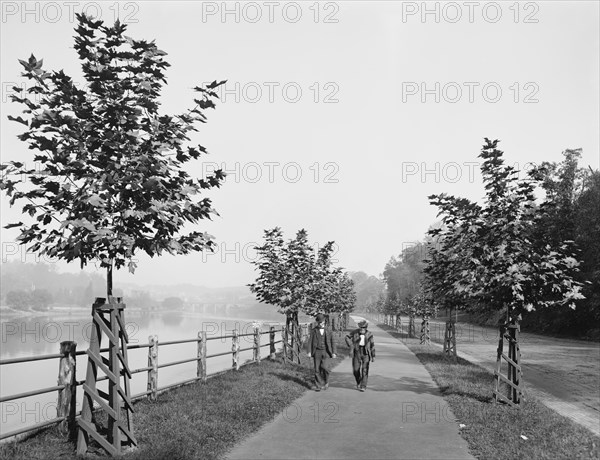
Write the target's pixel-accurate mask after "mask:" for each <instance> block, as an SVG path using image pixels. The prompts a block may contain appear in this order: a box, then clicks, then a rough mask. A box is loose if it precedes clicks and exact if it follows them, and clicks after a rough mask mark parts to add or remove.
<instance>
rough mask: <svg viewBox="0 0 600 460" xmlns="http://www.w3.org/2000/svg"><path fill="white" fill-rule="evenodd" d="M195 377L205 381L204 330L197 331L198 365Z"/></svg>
mask: <svg viewBox="0 0 600 460" xmlns="http://www.w3.org/2000/svg"><path fill="white" fill-rule="evenodd" d="M196 377H198V378H199V379H202V381H203V382H206V331H200V332H198V367H197V369H196Z"/></svg>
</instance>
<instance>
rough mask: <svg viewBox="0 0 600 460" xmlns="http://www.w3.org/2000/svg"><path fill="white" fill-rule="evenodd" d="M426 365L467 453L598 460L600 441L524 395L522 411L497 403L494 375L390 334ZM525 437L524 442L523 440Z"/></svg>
mask: <svg viewBox="0 0 600 460" xmlns="http://www.w3.org/2000/svg"><path fill="white" fill-rule="evenodd" d="M379 326H380V327H382V328H383V329H385V330H387V331H388V333H390V334H391V335H392V336H394V337H397V338H399V339H402V341H403V343H405V344H406V345H407V346H408V348H409V349H410V350H411V351H412V352H413V353H414V354H415V355H416V356H417V358H419V360H420V361H421V362H422V363H423V364H424V365H425V367H426V368H427V370H428V371H429V373H430V374H431V376H432V377H433V379H434V380H435V382H436V383H437V385H438V386H439V387H440V390H441V392H442V394H443V396H444V399H445V400H446V401H447V402H448V404H449V405H450V407H451V409H452V411H453V413H454V415H455V416H456V418H457V419H458V421H459V423H462V424H464V425H465V427H463V428H462V429H461V430H460V432H461V435H462V437H463V438H464V439H465V440H466V441H467V442H468V443H469V449H470V452H471V453H472V454H473V455H474V456H475V457H477V458H479V459H486V460H487V459H492V458H493V459H506V460H509V459H510V460H514V459H517V458H523V459H553V460H554V459H576V458H579V459H597V458H599V456H600V449H599V446H600V438H598V437H596V436H594V435H593V434H592V433H590V432H589V431H588V430H587V429H585V428H584V427H581V426H579V425H577V424H576V423H574V422H572V421H571V420H569V419H568V418H566V417H563V416H562V415H559V414H558V413H556V412H554V411H553V410H551V409H549V408H547V407H546V406H544V405H543V404H542V403H541V402H539V401H538V400H536V399H535V398H533V397H531V396H529V395H525V400H524V402H523V403H522V404H521V406H522V407H521V409H513V408H511V407H508V406H505V405H500V404H495V403H494V402H493V400H492V389H493V374H492V373H491V372H489V371H488V370H486V369H484V368H482V367H480V366H477V365H475V364H472V363H470V362H469V361H466V360H464V359H462V358H458V362H457V363H454V362H453V361H452V360H451V359H450V358H447V357H446V356H444V355H443V354H442V352H441V350H439V349H438V348H437V347H433V346H425V345H419V340H418V339H408V338H407V337H406V334H401V333H397V332H394V331H391V330H390V328H389V327H387V326H384V325H381V324H380V325H379ZM523 436H524V437H525V438H526V439H524V438H523Z"/></svg>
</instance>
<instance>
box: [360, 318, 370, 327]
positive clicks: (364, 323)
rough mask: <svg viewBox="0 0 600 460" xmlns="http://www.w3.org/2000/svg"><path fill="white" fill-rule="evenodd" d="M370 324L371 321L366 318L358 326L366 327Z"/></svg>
mask: <svg viewBox="0 0 600 460" xmlns="http://www.w3.org/2000/svg"><path fill="white" fill-rule="evenodd" d="M368 325H369V323H367V321H366V320H362V321H361V322H360V323H358V327H364V328H365V329H366V327H367V326H368Z"/></svg>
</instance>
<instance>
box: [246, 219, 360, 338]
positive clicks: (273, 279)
mask: <svg viewBox="0 0 600 460" xmlns="http://www.w3.org/2000/svg"><path fill="white" fill-rule="evenodd" d="M333 245H334V242H333V241H329V242H328V243H327V244H325V245H324V246H323V247H320V248H319V249H318V251H317V252H316V253H315V251H314V250H313V247H312V246H311V245H310V244H309V242H308V233H307V232H306V230H304V229H302V230H299V231H298V232H297V233H296V236H295V238H293V239H291V240H289V241H287V242H286V241H285V240H284V238H283V232H282V230H281V229H280V228H279V227H276V228H274V229H271V230H265V232H264V244H263V245H262V246H258V247H256V248H255V249H256V251H257V254H258V258H257V260H256V261H254V262H252V263H253V264H254V265H255V267H256V270H258V276H257V278H256V281H255V282H254V283H252V284H250V285H249V287H250V290H251V291H252V292H253V293H254V294H255V295H256V298H257V299H258V300H259V301H260V302H264V303H267V304H270V305H274V306H276V307H277V308H278V311H279V312H280V313H282V314H285V315H286V324H287V327H288V330H289V331H290V332H291V333H292V336H295V335H296V334H297V330H298V313H299V312H304V313H306V314H308V315H311V316H314V315H316V314H317V313H323V314H325V315H329V316H331V315H340V314H343V313H349V312H351V311H352V310H353V309H354V307H355V304H356V292H355V290H354V282H353V281H352V279H351V278H350V276H349V274H348V273H345V272H344V271H343V270H342V269H341V268H339V267H334V266H333V262H332V255H333V249H334V247H333Z"/></svg>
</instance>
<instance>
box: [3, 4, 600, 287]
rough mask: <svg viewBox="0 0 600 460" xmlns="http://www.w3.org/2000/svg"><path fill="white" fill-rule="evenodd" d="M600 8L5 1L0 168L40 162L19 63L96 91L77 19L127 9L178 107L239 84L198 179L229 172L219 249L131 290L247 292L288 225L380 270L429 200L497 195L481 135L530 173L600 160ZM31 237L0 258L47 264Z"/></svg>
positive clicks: (427, 220)
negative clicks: (21, 121) (29, 141)
mask: <svg viewBox="0 0 600 460" xmlns="http://www.w3.org/2000/svg"><path fill="white" fill-rule="evenodd" d="M598 5H599V3H598V2H596V1H582V2H575V1H567V2H558V1H551V2H521V3H515V2H499V3H494V2H471V3H469V2H467V4H465V3H464V2H450V3H448V2H428V3H427V4H423V3H422V2H373V1H371V2H358V1H352V2H350V1H346V2H344V1H342V2H321V3H314V2H306V3H304V2H300V3H294V2H256V3H254V2H251V3H242V2H230V3H227V4H226V5H225V4H223V3H222V2H173V1H169V2H122V3H115V2H107V3H94V2H70V3H69V2H64V3H63V2H51V3H43V2H42V3H33V2H32V3H25V4H24V3H22V2H2V22H1V27H2V31H1V53H0V54H1V57H0V64H1V81H2V105H1V108H2V114H1V122H0V130H1V136H0V139H1V141H0V142H1V143H0V148H1V151H0V154H1V160H2V162H6V161H9V160H17V159H19V160H20V161H26V162H28V163H32V157H33V154H32V152H31V151H29V150H27V146H26V145H25V144H22V143H20V142H19V141H18V140H17V139H16V137H15V136H16V135H17V134H19V133H20V132H21V129H20V127H19V126H20V125H18V124H17V123H14V122H9V121H7V120H6V115H8V114H11V115H14V116H16V115H18V114H19V113H20V110H21V109H20V107H19V106H17V105H16V104H12V103H10V102H9V101H8V95H9V94H10V92H11V90H10V88H11V87H12V86H14V85H15V84H16V85H21V84H24V79H22V78H21V77H20V72H21V67H20V65H19V64H18V61H17V59H24V58H26V57H28V56H29V55H30V54H31V53H33V54H35V56H36V57H37V58H38V59H39V58H43V59H44V67H45V69H46V70H59V69H64V70H65V71H66V72H67V73H69V74H71V75H72V76H73V78H74V79H75V80H76V81H81V77H80V75H81V74H80V70H79V63H78V61H77V59H76V53H75V51H74V49H73V38H72V37H73V35H74V33H73V27H74V26H75V19H74V14H73V12H74V11H82V10H85V11H86V12H87V13H88V14H93V15H96V16H98V15H101V17H102V19H104V20H106V21H108V22H112V21H114V19H115V15H116V14H119V15H120V17H121V20H122V21H123V22H125V23H127V24H128V25H129V26H128V27H129V29H128V33H127V34H128V35H130V36H132V37H134V38H137V39H142V38H144V39H155V40H156V43H157V45H158V46H159V48H160V49H162V50H164V51H166V52H167V53H168V56H167V57H166V59H167V61H168V62H169V63H170V64H171V67H170V68H169V69H168V73H167V75H168V83H169V84H168V86H167V87H166V88H165V90H164V91H163V97H162V102H163V111H164V112H166V113H179V112H182V111H184V110H185V109H187V108H188V107H191V105H192V104H191V101H192V98H193V97H194V93H193V91H192V90H191V88H192V87H193V86H195V85H197V84H199V83H202V82H208V81H212V80H215V79H217V80H221V79H226V80H228V83H227V85H226V88H225V89H226V92H225V93H223V94H222V101H221V103H220V104H219V105H218V107H217V109H216V111H211V112H210V113H209V122H208V124H206V125H204V126H202V127H201V132H200V133H199V135H198V137H197V139H195V140H197V141H198V142H201V143H202V144H203V145H204V146H206V147H207V148H208V149H209V151H210V152H211V154H210V155H209V156H207V157H204V159H203V160H201V161H198V162H197V163H195V164H194V165H190V168H189V171H190V172H191V173H192V174H195V175H196V176H200V175H202V174H203V173H204V172H209V171H211V170H212V169H213V168H214V166H215V165H218V166H219V167H220V166H223V167H224V168H225V169H226V170H228V173H229V177H228V179H227V181H226V183H225V184H224V186H223V187H222V188H221V189H220V190H216V191H214V192H211V195H210V196H211V197H212V198H213V202H214V205H215V207H216V209H217V210H218V212H219V213H220V215H221V217H219V218H216V219H215V220H214V221H212V222H210V221H207V222H205V223H203V224H202V225H201V226H200V230H202V231H207V232H209V233H210V234H212V235H214V236H215V238H216V240H217V243H218V248H219V252H218V253H217V254H213V255H202V254H194V255H189V256H178V257H173V256H163V257H160V258H155V259H149V258H148V257H146V256H144V255H142V254H140V255H139V256H138V259H139V264H138V265H139V268H138V270H137V272H136V274H135V275H130V274H129V273H127V272H125V271H123V272H120V273H118V274H117V275H116V277H115V283H116V286H118V283H119V281H123V282H135V283H140V284H148V283H151V284H177V283H181V282H190V283H194V284H201V285H206V286H230V285H240V284H247V283H250V282H252V281H253V280H254V278H255V272H254V270H253V266H252V265H251V264H250V263H249V262H250V260H252V259H254V258H255V252H254V251H253V250H252V247H253V246H254V245H255V244H257V243H260V241H261V239H262V235H263V230H264V229H267V228H272V227H275V226H280V227H282V228H283V230H284V232H285V235H286V236H287V237H289V238H291V237H293V235H294V233H295V232H296V231H297V230H298V229H300V228H305V229H306V230H307V231H308V234H309V238H310V240H311V242H314V243H318V244H320V245H323V244H324V243H325V242H327V241H329V240H334V241H335V242H336V243H337V245H338V246H337V252H336V259H337V260H338V265H340V266H342V267H344V268H346V269H348V270H352V271H358V270H362V271H365V272H367V273H369V274H372V275H378V274H380V273H381V272H382V271H383V267H384V265H385V263H386V262H387V261H388V260H389V258H390V257H391V256H392V255H397V254H399V253H400V251H401V250H402V248H403V247H405V246H407V245H409V244H411V243H412V242H414V241H418V240H421V239H422V238H423V237H424V234H425V232H426V230H427V228H428V227H429V225H431V224H432V223H433V222H434V221H435V220H436V209H435V208H434V207H432V206H430V205H429V203H428V199H427V196H428V195H430V194H433V193H441V192H448V193H452V194H455V195H460V196H465V197H468V198H471V199H474V200H478V199H480V198H481V197H482V195H483V188H482V186H481V183H480V174H479V169H478V163H477V161H478V158H477V155H478V154H479V150H480V148H481V145H482V142H483V138H484V137H489V138H497V139H501V141H502V142H501V144H500V148H501V149H502V150H504V151H505V152H506V153H505V156H506V160H507V161H508V163H509V164H516V165H518V166H519V167H521V168H523V167H526V165H527V163H536V164H537V163H540V162H542V161H560V160H561V158H562V156H561V152H562V151H563V150H565V149H567V148H583V159H582V165H584V166H587V165H590V166H591V167H592V168H595V169H597V168H598V167H599V162H600V154H599V152H600V150H599V145H598V142H599V133H598V126H599V124H600V120H599V80H600V76H599V59H598V57H599V56H600V50H599V23H598V21H599V19H598V18H599V6H598ZM224 6H226V10H225V9H224ZM424 7H425V8H424ZM0 204H1V206H2V225H6V224H7V223H9V222H14V221H18V220H19V219H21V217H20V215H19V214H20V208H21V207H22V205H21V206H14V207H13V208H9V207H8V200H7V199H6V197H5V196H4V195H3V196H2V199H1V202H0ZM16 234H17V232H16V231H15V230H10V231H7V230H4V229H3V230H2V231H1V237H2V260H3V261H6V260H23V261H27V262H33V261H35V257H34V256H33V255H25V254H24V253H22V252H20V251H18V250H17V249H16V245H15V243H14V239H15V236H16ZM15 252H17V253H16V254H15ZM46 262H48V261H46ZM58 267H59V269H60V270H68V271H76V270H78V269H79V268H78V266H77V265H76V264H70V265H69V266H66V264H62V263H60V264H58ZM90 270H94V268H93V267H91V268H90Z"/></svg>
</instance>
